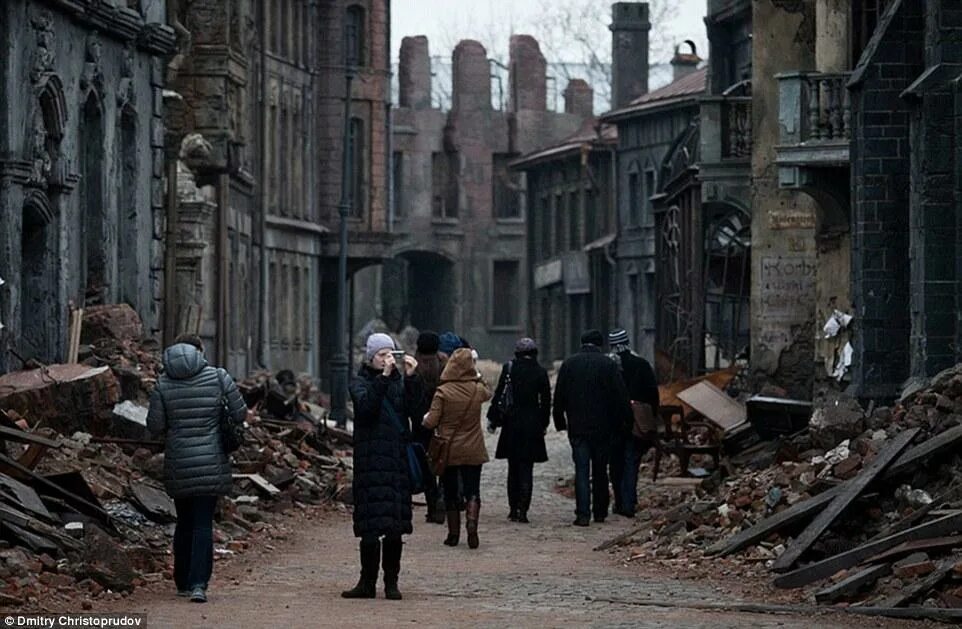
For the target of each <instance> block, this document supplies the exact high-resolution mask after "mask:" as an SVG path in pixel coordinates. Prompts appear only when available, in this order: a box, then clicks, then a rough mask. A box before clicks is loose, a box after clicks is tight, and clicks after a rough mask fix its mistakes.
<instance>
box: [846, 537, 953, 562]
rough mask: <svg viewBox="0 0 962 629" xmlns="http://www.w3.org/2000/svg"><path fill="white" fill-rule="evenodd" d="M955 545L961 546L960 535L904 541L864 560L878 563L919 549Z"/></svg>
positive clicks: (950, 547) (947, 547) (948, 548)
mask: <svg viewBox="0 0 962 629" xmlns="http://www.w3.org/2000/svg"><path fill="white" fill-rule="evenodd" d="M957 546H962V535H952V536H949V537H932V538H929V539H920V540H916V541H914V542H905V543H903V544H899V545H898V546H896V547H895V548H891V549H889V550H887V551H885V552H884V553H879V554H877V555H875V556H874V557H870V558H869V559H867V560H866V561H865V563H879V562H882V561H887V560H889V559H894V558H896V557H901V556H903V555H911V554H912V553H914V552H919V551H926V550H950V549H952V548H955V547H957Z"/></svg>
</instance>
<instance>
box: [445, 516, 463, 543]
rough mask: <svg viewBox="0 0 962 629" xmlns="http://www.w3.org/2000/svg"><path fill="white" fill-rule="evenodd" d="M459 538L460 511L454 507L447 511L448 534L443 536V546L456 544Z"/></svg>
mask: <svg viewBox="0 0 962 629" xmlns="http://www.w3.org/2000/svg"><path fill="white" fill-rule="evenodd" d="M460 540H461V512H460V511H458V510H457V509H455V510H454V511H448V536H447V537H446V538H444V545H445V546H457V545H458V542H459V541H460Z"/></svg>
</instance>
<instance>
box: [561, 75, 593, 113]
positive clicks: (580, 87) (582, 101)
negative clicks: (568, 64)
mask: <svg viewBox="0 0 962 629" xmlns="http://www.w3.org/2000/svg"><path fill="white" fill-rule="evenodd" d="M564 97H565V113H566V114H575V115H578V116H581V117H582V118H591V117H592V116H594V101H595V92H594V90H593V89H591V86H590V85H588V83H587V82H585V81H584V80H582V79H571V80H570V81H568V87H566V88H565V91H564Z"/></svg>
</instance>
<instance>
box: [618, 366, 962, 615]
mask: <svg viewBox="0 0 962 629" xmlns="http://www.w3.org/2000/svg"><path fill="white" fill-rule="evenodd" d="M754 421H758V422H759V423H761V421H764V418H761V419H756V420H754ZM759 432H761V430H760V431H759ZM960 455H962V365H959V366H957V367H955V368H953V369H949V370H946V371H945V372H943V373H941V374H939V375H938V376H936V377H935V378H933V379H932V381H931V382H930V383H929V385H928V386H926V387H925V388H921V389H918V390H916V391H914V392H911V393H910V394H908V395H906V396H904V397H903V399H902V401H901V403H900V404H899V405H898V406H896V407H895V408H870V409H869V410H868V411H867V412H863V411H862V409H861V408H860V407H859V406H858V404H857V402H855V401H854V400H852V399H850V398H845V397H844V396H840V395H838V394H835V395H830V396H828V397H826V398H825V399H822V400H817V401H816V408H815V410H814V412H813V413H812V419H811V423H810V426H809V427H808V428H806V429H804V430H802V431H800V432H797V433H795V434H792V435H785V436H782V437H778V438H776V439H774V440H771V441H765V442H762V443H759V444H757V445H755V446H753V447H750V448H748V449H746V450H743V451H741V452H739V453H738V454H735V455H732V456H730V457H727V458H726V459H724V460H723V461H721V462H717V463H718V464H717V465H713V463H716V462H708V463H707V464H706V465H705V467H709V468H711V467H715V468H716V471H715V472H714V473H713V474H711V475H710V476H709V477H707V478H703V479H697V478H696V479H669V480H673V481H676V482H675V484H674V487H675V488H674V490H672V491H669V490H667V489H666V488H665V487H664V486H663V485H656V484H651V485H649V486H647V487H645V488H644V489H643V490H642V495H643V498H642V500H641V504H640V508H639V511H640V516H639V517H644V518H645V520H644V521H642V522H639V526H638V527H637V528H636V529H635V530H634V531H632V532H631V534H629V535H626V536H621V537H620V538H618V539H616V540H612V541H611V542H610V543H609V544H603V545H602V547H599V548H611V547H615V546H624V545H627V546H629V548H630V555H629V556H628V559H629V560H636V559H645V560H654V561H661V562H665V563H668V564H671V565H673V566H677V565H679V564H683V565H685V566H687V567H690V568H692V569H693V570H694V571H696V572H698V571H701V572H703V573H710V571H711V570H712V568H714V569H716V570H719V569H720V570H724V571H726V572H727V573H729V574H731V573H735V574H740V575H743V576H760V575H762V574H770V573H772V572H774V573H775V575H776V576H775V577H774V580H773V585H774V586H775V588H776V592H777V591H779V590H782V589H789V590H791V591H792V592H795V593H796V596H795V597H794V598H795V599H796V600H797V599H798V598H799V597H802V598H806V599H809V600H812V599H813V600H814V601H816V602H818V603H823V604H834V605H840V606H846V607H849V608H850V609H851V610H854V609H858V610H860V611H866V612H873V611H874V612H876V613H892V614H895V615H913V614H915V615H919V616H924V617H929V618H938V619H951V620H957V619H959V618H962V482H960V481H962V456H960ZM693 459H694V460H695V461H696V462H698V463H700V461H698V456H697V455H696V456H694V457H693ZM724 472H727V476H725V475H724V474H723V473H724ZM679 485H681V486H683V487H685V488H686V489H684V490H683V491H684V493H685V497H684V499H683V501H679V495H678V490H677V487H678V486H679ZM721 557H725V558H727V559H725V560H719V558H721ZM803 588H804V589H803ZM906 608H908V609H906ZM893 610H894V611H893Z"/></svg>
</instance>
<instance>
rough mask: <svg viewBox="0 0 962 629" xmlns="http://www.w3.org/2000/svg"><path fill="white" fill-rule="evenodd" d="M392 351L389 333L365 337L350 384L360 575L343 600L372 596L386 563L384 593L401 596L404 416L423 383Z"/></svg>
mask: <svg viewBox="0 0 962 629" xmlns="http://www.w3.org/2000/svg"><path fill="white" fill-rule="evenodd" d="M394 349H395V344H394V340H393V339H392V338H391V337H390V336H388V335H386V334H372V335H371V336H370V337H369V338H368V340H367V347H366V358H367V360H366V362H365V363H364V365H362V366H361V369H360V371H359V373H358V375H357V378H355V379H354V380H353V381H352V382H351V399H352V400H353V402H354V483H353V485H352V489H353V494H354V535H355V536H357V537H359V538H361V541H360V554H361V578H360V580H359V581H358V583H357V585H356V586H355V587H354V588H353V589H350V590H347V591H345V592H342V593H341V595H342V596H343V597H344V598H374V597H375V595H376V585H377V575H378V569H379V563H380V564H381V565H383V567H384V595H385V597H386V598H389V599H400V598H401V592H400V591H398V587H397V582H398V574H400V571H401V549H402V542H401V536H402V535H407V534H410V533H411V532H412V531H413V526H412V525H411V482H410V478H409V476H408V462H407V453H406V447H407V446H406V444H407V442H408V441H409V440H410V439H411V430H410V426H409V425H408V422H407V418H408V417H410V416H411V414H412V413H413V412H414V410H415V409H416V408H417V407H418V404H419V403H420V401H421V385H420V378H418V376H417V374H416V373H415V369H416V368H417V361H415V360H414V358H413V357H411V356H405V357H404V365H403V367H402V366H399V365H397V363H396V362H395V359H394V356H393V355H392V353H391V352H392V351H394ZM400 369H404V376H403V377H402V375H401V372H400ZM382 537H383V538H384V542H383V551H384V554H383V558H382V556H381V548H382V543H381V538H382Z"/></svg>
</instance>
